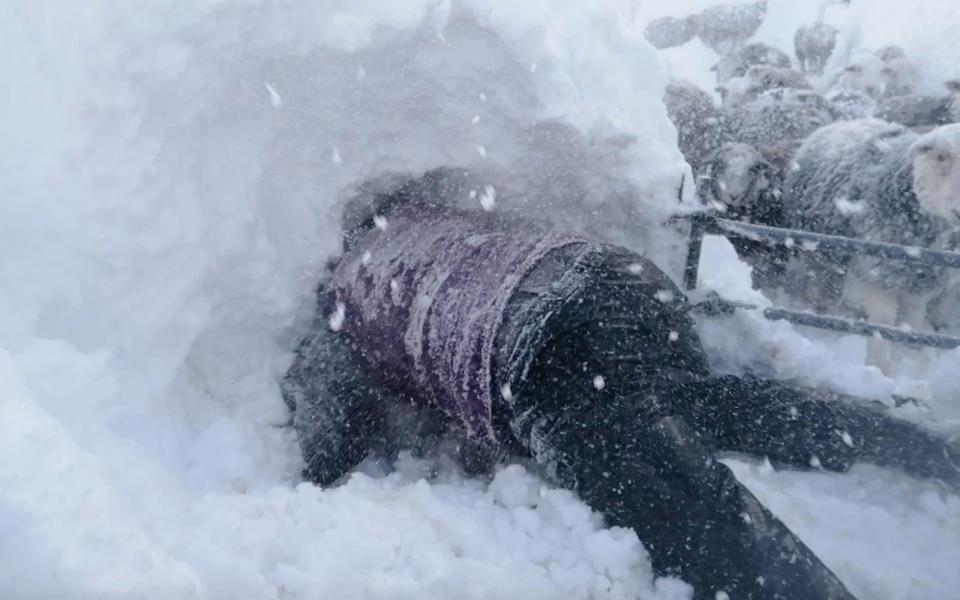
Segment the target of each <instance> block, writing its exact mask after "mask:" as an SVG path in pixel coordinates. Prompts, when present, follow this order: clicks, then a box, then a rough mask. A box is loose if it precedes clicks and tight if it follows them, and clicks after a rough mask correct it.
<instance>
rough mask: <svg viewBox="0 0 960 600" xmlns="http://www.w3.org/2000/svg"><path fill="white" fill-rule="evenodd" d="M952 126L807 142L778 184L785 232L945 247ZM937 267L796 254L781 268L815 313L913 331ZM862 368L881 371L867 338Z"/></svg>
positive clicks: (884, 359)
mask: <svg viewBox="0 0 960 600" xmlns="http://www.w3.org/2000/svg"><path fill="white" fill-rule="evenodd" d="M958 189H960V125H949V126H945V127H941V128H938V129H935V130H934V131H931V132H929V133H926V134H923V135H921V134H917V133H914V132H912V131H910V130H908V129H906V128H904V127H902V126H900V125H895V124H891V123H887V122H885V121H881V120H879V119H865V120H859V121H846V122H839V123H835V124H832V125H829V126H827V127H824V128H822V129H820V130H819V131H817V132H816V133H814V134H813V135H811V136H810V137H809V138H808V139H807V140H806V141H805V142H804V143H803V144H802V146H801V147H800V149H799V150H798V151H797V154H796V157H795V168H793V169H791V170H790V171H789V172H788V174H787V177H786V181H785V183H784V215H785V219H784V221H785V223H786V224H787V226H788V227H789V228H792V229H803V230H807V231H813V232H817V233H824V234H832V235H841V236H846V237H852V238H858V239H864V240H871V241H882V242H891V243H898V244H904V245H909V246H923V247H930V248H935V249H944V248H946V247H948V245H949V243H950V239H951V237H952V236H953V235H956V232H957V231H958V230H960V195H958V194H957V193H956V192H957V190H958ZM943 279H944V272H943V270H942V269H939V268H933V267H928V266H924V265H920V266H918V265H917V264H915V263H908V262H903V261H890V260H878V259H873V258H869V257H864V256H853V255H850V254H847V253H831V254H830V255H827V254H826V253H809V252H800V253H798V254H797V256H796V260H795V261H791V265H790V266H789V267H788V269H787V274H786V275H785V280H786V282H787V288H788V291H789V292H790V293H792V294H794V295H795V296H796V297H798V298H799V299H801V300H802V301H804V302H805V303H807V304H808V305H811V306H813V307H814V308H815V309H817V310H821V311H826V310H836V309H839V308H843V309H847V310H851V311H854V312H859V313H862V314H865V316H866V317H867V318H868V319H869V320H870V321H873V322H877V323H881V324H887V325H897V324H900V323H904V322H905V323H909V324H910V325H911V326H913V327H922V326H923V325H924V324H925V322H926V311H927V305H928V304H929V302H930V301H931V300H932V299H933V298H934V297H936V295H937V294H939V293H940V291H941V289H942V285H943ZM868 351H869V353H870V359H871V362H873V363H874V364H876V365H877V366H880V367H881V368H882V369H884V370H885V371H887V372H888V371H889V370H890V367H891V363H890V360H889V356H888V353H889V349H888V348H887V347H886V346H885V345H884V344H882V343H880V342H879V341H876V340H872V341H871V342H870V344H869V347H868Z"/></svg>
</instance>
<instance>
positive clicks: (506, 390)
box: [500, 383, 513, 402]
mask: <svg viewBox="0 0 960 600" xmlns="http://www.w3.org/2000/svg"><path fill="white" fill-rule="evenodd" d="M500 397H501V398H503V399H504V400H506V401H507V402H510V401H512V400H513V390H511V389H510V384H509V383H505V384H503V385H502V386H501V387H500Z"/></svg>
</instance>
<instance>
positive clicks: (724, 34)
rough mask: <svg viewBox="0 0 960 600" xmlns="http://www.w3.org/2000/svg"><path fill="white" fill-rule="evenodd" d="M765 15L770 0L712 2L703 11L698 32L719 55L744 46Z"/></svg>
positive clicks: (706, 43) (704, 41) (698, 22)
mask: <svg viewBox="0 0 960 600" xmlns="http://www.w3.org/2000/svg"><path fill="white" fill-rule="evenodd" d="M766 18H767V0H760V1H759V2H754V3H751V4H736V5H720V6H711V7H710V8H707V9H704V10H703V11H701V12H700V15H699V18H698V19H697V25H698V27H697V36H698V37H699V38H700V39H701V40H702V41H703V43H704V44H705V45H706V46H707V47H708V48H710V49H711V50H713V51H714V52H716V53H717V54H719V55H720V56H726V55H727V54H730V53H731V52H733V51H735V50H737V49H739V48H742V47H743V46H744V44H745V43H746V41H747V40H749V39H750V38H751V37H753V35H754V34H755V33H756V32H757V30H758V29H760V25H762V24H763V21H764V19H766Z"/></svg>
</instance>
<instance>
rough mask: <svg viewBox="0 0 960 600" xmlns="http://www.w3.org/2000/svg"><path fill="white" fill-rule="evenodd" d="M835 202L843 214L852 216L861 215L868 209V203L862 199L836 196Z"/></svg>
mask: <svg viewBox="0 0 960 600" xmlns="http://www.w3.org/2000/svg"><path fill="white" fill-rule="evenodd" d="M833 204H834V205H835V206H836V207H837V210H839V211H840V214H841V215H845V216H851V215H859V214H861V213H863V211H865V210H866V209H867V203H866V202H864V201H862V200H859V201H857V200H850V199H849V198H843V197H840V198H834V200H833Z"/></svg>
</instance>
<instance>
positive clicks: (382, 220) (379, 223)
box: [373, 215, 390, 231]
mask: <svg viewBox="0 0 960 600" xmlns="http://www.w3.org/2000/svg"><path fill="white" fill-rule="evenodd" d="M373 224H374V225H376V227H377V229H379V230H380V231H386V230H387V226H388V225H389V224H390V223H389V222H388V221H387V218H386V217H385V216H383V215H373Z"/></svg>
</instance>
